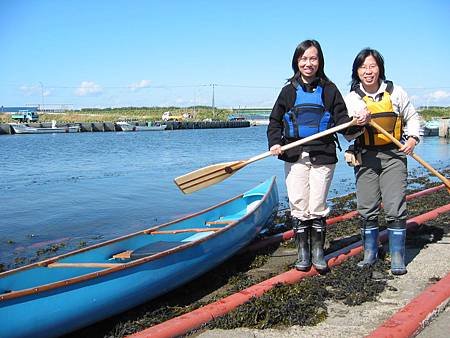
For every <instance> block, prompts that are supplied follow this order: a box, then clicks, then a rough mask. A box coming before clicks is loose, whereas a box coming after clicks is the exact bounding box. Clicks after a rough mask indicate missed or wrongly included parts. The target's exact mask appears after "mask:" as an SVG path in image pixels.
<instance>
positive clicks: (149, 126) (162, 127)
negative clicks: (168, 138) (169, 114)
mask: <svg viewBox="0 0 450 338" xmlns="http://www.w3.org/2000/svg"><path fill="white" fill-rule="evenodd" d="M166 127H167V125H165V124H159V123H157V124H152V123H151V122H148V123H147V125H145V126H136V127H135V130H136V131H158V130H166Z"/></svg>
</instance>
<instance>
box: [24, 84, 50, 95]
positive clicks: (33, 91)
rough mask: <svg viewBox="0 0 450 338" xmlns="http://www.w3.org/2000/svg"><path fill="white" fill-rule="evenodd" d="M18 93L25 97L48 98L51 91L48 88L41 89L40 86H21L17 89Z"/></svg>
mask: <svg viewBox="0 0 450 338" xmlns="http://www.w3.org/2000/svg"><path fill="white" fill-rule="evenodd" d="M19 89H20V91H21V92H22V93H24V95H26V96H33V95H39V96H45V97H47V96H50V94H51V93H52V91H51V90H50V89H48V88H43V87H41V86H27V85H23V86H20V87H19Z"/></svg>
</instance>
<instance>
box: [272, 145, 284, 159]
mask: <svg viewBox="0 0 450 338" xmlns="http://www.w3.org/2000/svg"><path fill="white" fill-rule="evenodd" d="M270 153H271V154H272V155H273V156H278V155H281V154H283V150H281V146H280V145H279V144H275V145H273V146H271V147H270Z"/></svg>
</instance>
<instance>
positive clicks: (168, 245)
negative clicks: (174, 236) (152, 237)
mask: <svg viewBox="0 0 450 338" xmlns="http://www.w3.org/2000/svg"><path fill="white" fill-rule="evenodd" d="M181 244H183V243H181V242H178V241H176V242H175V241H157V242H153V243H150V244H147V245H144V246H142V247H140V248H138V249H136V250H126V251H123V252H119V253H117V254H115V255H113V256H112V258H115V259H139V258H142V257H146V256H151V255H154V254H157V253H159V252H163V251H166V250H169V249H173V248H175V247H177V246H179V245H181Z"/></svg>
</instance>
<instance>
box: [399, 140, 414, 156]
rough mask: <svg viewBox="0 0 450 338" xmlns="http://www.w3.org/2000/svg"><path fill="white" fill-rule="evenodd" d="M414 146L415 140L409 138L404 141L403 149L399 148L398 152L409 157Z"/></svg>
mask: <svg viewBox="0 0 450 338" xmlns="http://www.w3.org/2000/svg"><path fill="white" fill-rule="evenodd" d="M416 145H417V142H416V140H415V139H414V138H412V137H410V138H408V139H407V140H406V142H405V144H404V145H403V147H401V148H400V151H403V152H404V153H405V154H406V155H411V154H412V153H413V152H414V148H415V147H416Z"/></svg>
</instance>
